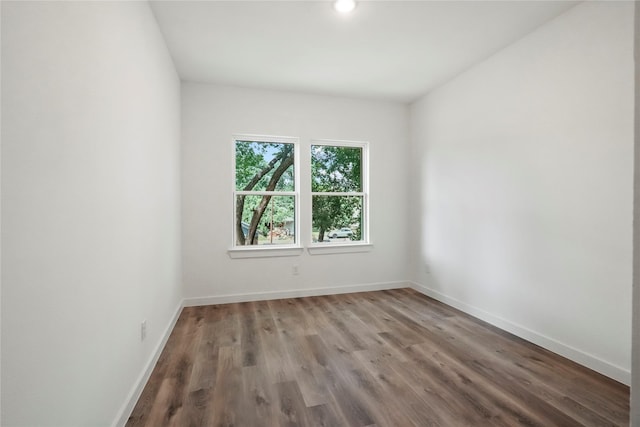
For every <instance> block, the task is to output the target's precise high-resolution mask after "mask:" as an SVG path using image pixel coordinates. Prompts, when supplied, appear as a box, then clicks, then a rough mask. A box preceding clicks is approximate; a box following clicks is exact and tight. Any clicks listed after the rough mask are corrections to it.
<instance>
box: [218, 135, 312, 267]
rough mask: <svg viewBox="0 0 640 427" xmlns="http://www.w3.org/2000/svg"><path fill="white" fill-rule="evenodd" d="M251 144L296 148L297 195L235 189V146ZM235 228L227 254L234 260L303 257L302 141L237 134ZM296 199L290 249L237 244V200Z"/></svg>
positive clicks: (234, 138)
mask: <svg viewBox="0 0 640 427" xmlns="http://www.w3.org/2000/svg"><path fill="white" fill-rule="evenodd" d="M237 141H252V142H262V143H269V142H272V143H280V144H293V150H294V153H293V167H294V191H242V190H237V189H236V142H237ZM231 142H232V150H231V155H232V162H231V165H232V169H231V170H232V171H233V173H232V177H233V178H232V182H231V184H232V195H233V200H232V216H231V218H232V221H231V224H232V227H231V230H232V231H231V233H232V236H231V239H232V240H231V242H232V247H231V248H230V249H229V251H228V253H229V256H230V257H231V258H259V257H272V256H296V255H300V254H301V253H302V250H303V249H302V243H301V241H302V239H301V237H302V236H301V234H300V174H301V171H300V138H297V137H290V136H273V135H252V134H235V135H233V139H232V141H231ZM242 195H245V196H264V195H272V196H293V197H294V210H295V227H294V228H295V231H294V233H295V234H294V235H295V241H296V242H295V244H291V245H274V246H268V245H246V246H239V245H237V244H236V242H237V240H236V226H235V218H236V200H237V196H242Z"/></svg>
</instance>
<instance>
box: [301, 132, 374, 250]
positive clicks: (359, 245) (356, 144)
mask: <svg viewBox="0 0 640 427" xmlns="http://www.w3.org/2000/svg"><path fill="white" fill-rule="evenodd" d="M314 145H325V146H332V147H351V148H360V149H361V150H362V151H361V152H362V159H361V162H362V171H361V177H362V191H359V192H344V193H341V192H338V193H334V192H315V191H310V193H309V194H310V197H311V199H313V196H358V197H362V240H359V241H356V242H349V243H335V242H322V243H313V241H312V242H311V243H310V244H309V246H308V248H307V250H308V251H309V253H310V254H312V255H317V254H329V253H348V252H368V251H370V250H371V248H372V244H371V241H370V235H369V224H370V220H371V217H370V214H369V142H367V141H343V140H335V139H312V140H311V143H310V144H309V148H308V149H309V150H311V147H312V146H314ZM309 162H311V158H310V157H309ZM308 170H309V176H310V181H311V180H313V177H312V176H311V167H310V165H309V168H308ZM309 189H310V188H309ZM312 215H313V211H312V210H310V212H309V224H312V223H313V219H312ZM308 231H309V234H310V233H311V230H308Z"/></svg>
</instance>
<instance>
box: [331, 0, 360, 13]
mask: <svg viewBox="0 0 640 427" xmlns="http://www.w3.org/2000/svg"><path fill="white" fill-rule="evenodd" d="M355 7H356V2H355V0H336V1H335V3H333V8H334V9H335V10H337V11H338V12H340V13H349V12H351V11H352V10H353V9H355Z"/></svg>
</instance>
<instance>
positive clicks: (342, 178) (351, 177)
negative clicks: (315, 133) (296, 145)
mask: <svg viewBox="0 0 640 427" xmlns="http://www.w3.org/2000/svg"><path fill="white" fill-rule="evenodd" d="M311 190H312V191H313V192H318V193H320V192H323V193H324V192H331V193H348V192H361V191H362V149H361V148H359V147H340V146H327V145H313V146H311ZM362 206H363V200H362V197H361V196H341V195H327V196H320V195H316V196H313V200H312V223H313V227H314V228H315V229H317V230H318V232H319V233H318V240H319V241H322V240H323V239H324V234H325V232H326V231H330V230H332V229H334V228H342V227H352V226H353V225H357V226H356V227H355V229H354V230H353V231H354V235H353V237H352V240H361V239H362Z"/></svg>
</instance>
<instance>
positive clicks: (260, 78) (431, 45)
mask: <svg viewBox="0 0 640 427" xmlns="http://www.w3.org/2000/svg"><path fill="white" fill-rule="evenodd" d="M577 3H578V2H575V1H397V0H395V1H394V0H390V1H372V0H369V1H360V2H359V3H358V6H357V8H356V9H355V10H354V11H353V12H352V13H351V14H350V15H348V16H342V15H339V14H338V13H337V12H335V11H334V9H333V7H332V3H331V2H330V1H152V2H151V6H152V9H153V11H154V13H155V16H156V18H157V20H158V23H159V25H160V29H161V31H162V33H163V34H164V37H165V39H166V41H167V45H168V46H169V50H170V52H171V55H172V56H173V59H174V61H175V64H176V67H177V69H178V72H179V74H180V77H181V78H182V79H183V80H187V81H194V82H207V83H219V84H226V85H235V86H245V87H255V88H267V89H280V90H293V91H302V92H311V93H323V94H331V95H344V96H354V97H366V98H378V99H387V100H395V101H402V102H410V101H412V100H415V99H416V98H418V97H420V96H421V95H423V94H425V93H426V92H428V91H429V90H430V89H432V88H434V87H435V86H437V85H439V84H441V83H443V82H445V81H447V80H448V79H451V78H452V77H453V76H455V75H456V74H458V73H460V72H462V71H464V70H465V69H467V68H468V67H470V66H472V65H473V64H475V63H477V62H479V61H481V60H483V59H485V58H487V57H488V56H490V55H491V54H492V53H494V52H496V51H498V50H499V49H501V48H503V47H504V46H507V45H508V44H510V43H512V42H514V41H516V40H518V39H519V38H521V37H522V36H524V35H525V34H527V33H529V32H531V31H532V30H533V29H535V28H536V27H538V26H540V25H541V24H543V23H544V22H546V21H548V20H550V19H552V18H553V17H555V16H557V15H559V14H561V13H562V12H564V11H566V10H567V9H569V8H571V7H573V6H574V5H575V4H577Z"/></svg>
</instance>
